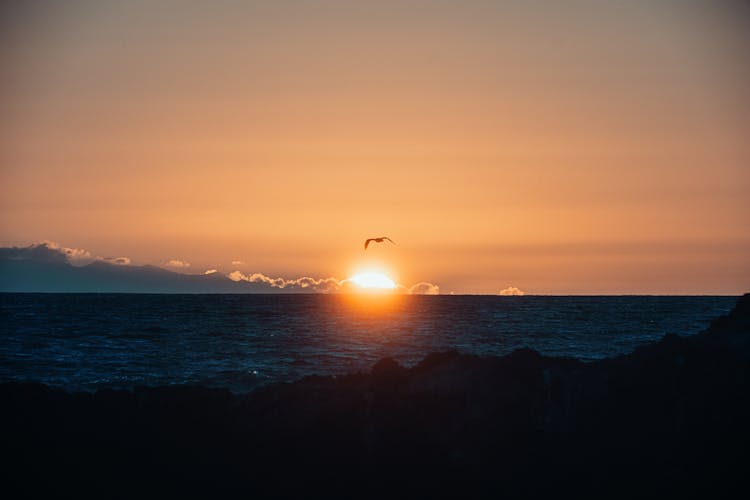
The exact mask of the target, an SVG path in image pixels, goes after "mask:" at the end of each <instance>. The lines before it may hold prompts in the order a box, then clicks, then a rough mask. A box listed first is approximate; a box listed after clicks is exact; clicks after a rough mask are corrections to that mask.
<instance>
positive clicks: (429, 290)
mask: <svg viewBox="0 0 750 500" xmlns="http://www.w3.org/2000/svg"><path fill="white" fill-rule="evenodd" d="M227 276H228V277H229V279H231V280H233V281H248V282H250V283H265V284H267V285H270V286H271V287H273V288H280V289H284V288H300V289H303V290H309V291H310V292H317V293H339V292H351V291H355V290H357V289H358V288H357V286H356V285H355V284H354V283H352V282H351V280H340V279H338V278H333V277H331V278H310V277H308V276H304V277H302V278H297V279H284V278H271V277H270V276H266V275H265V274H263V273H253V274H245V273H243V272H242V271H232V272H231V273H229V274H228V275H227ZM396 292H397V293H404V294H408V295H438V294H439V293H440V287H439V286H437V285H434V284H432V283H427V282H421V283H417V284H416V285H412V286H411V287H405V286H403V285H398V286H397V287H396Z"/></svg>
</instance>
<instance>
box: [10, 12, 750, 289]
mask: <svg viewBox="0 0 750 500" xmlns="http://www.w3.org/2000/svg"><path fill="white" fill-rule="evenodd" d="M563 3H564V4H565V5H561V4H563ZM501 4H506V5H501ZM528 4H533V5H528ZM0 9H2V10H0V19H2V20H1V21H0V42H2V43H0V62H2V67H3V68H4V71H2V72H0V116H1V117H2V118H0V244H3V245H21V244H23V245H26V244H30V243H34V242H38V241H42V240H52V241H56V242H59V243H60V244H63V245H66V246H70V247H77V248H86V249H88V250H90V251H91V252H92V253H94V254H96V255H102V256H127V257H129V258H130V259H132V261H133V262H134V263H137V264H144V263H152V264H163V263H165V262H167V261H169V260H171V259H178V260H182V261H187V262H190V263H191V266H190V268H187V269H185V270H187V271H189V272H202V271H203V270H205V269H208V268H217V269H219V270H221V271H223V272H230V271H233V270H235V269H239V270H241V271H243V272H262V273H265V274H267V275H271V276H285V277H290V278H291V277H297V276H303V275H307V276H320V277H323V276H336V277H339V278H344V277H347V276H350V275H351V274H352V273H353V272H354V271H356V270H360V269H363V268H365V267H368V266H370V265H377V266H381V267H383V268H384V269H387V270H388V271H389V272H390V273H391V274H392V275H393V277H394V278H395V279H397V280H398V281H399V282H401V283H405V284H407V285H409V284H412V283H417V282H420V281H428V282H431V283H436V284H438V285H440V289H441V291H442V292H443V293H449V292H451V291H454V292H456V293H497V292H498V291H500V290H501V289H503V288H505V287H507V286H510V285H514V286H517V287H519V288H520V289H522V290H524V291H526V292H527V293H563V294H567V293H570V294H580V293H728V294H735V293H741V292H744V291H748V290H750V259H749V258H748V257H749V256H750V221H749V219H748V214H750V197H749V195H750V163H748V161H749V160H750V140H748V139H747V137H748V136H749V135H748V124H749V123H748V118H747V116H750V58H749V57H748V55H747V47H748V46H750V44H749V43H748V42H750V35H749V33H750V29H748V28H750V9H749V8H748V7H747V6H746V5H743V2H739V1H738V2H732V1H710V0H705V1H703V0H695V1H687V2H686V1H677V0H662V1H659V2H653V1H646V0H633V1H630V2H595V1H574V2H554V1H550V2H517V3H516V4H515V5H507V2H491V1H466V0H464V1H455V2H447V1H429V2H428V1H419V2H417V1H408V0H407V1H399V2H389V1H378V2H348V1H328V2H287V1H274V2H252V1H248V2H238V1H237V2H236V1H229V0H226V1H216V2H187V1H185V2H170V1H165V2H140V1H133V2H116V1H97V2H88V1H73V2H65V3H64V4H63V3H62V2H53V1H49V2H45V1H42V2H35V3H33V6H30V3H29V2H20V1H19V2H6V3H4V4H3V7H0ZM381 235H388V236H390V237H391V238H393V239H394V240H395V241H396V242H397V243H398V245H396V246H389V247H386V246H383V245H380V246H377V247H376V248H371V249H370V250H368V251H367V253H364V252H363V251H362V241H363V240H364V238H366V237H372V236H381ZM232 261H243V262H244V264H242V265H232V264H231V262H232Z"/></svg>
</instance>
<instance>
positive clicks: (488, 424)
mask: <svg viewBox="0 0 750 500" xmlns="http://www.w3.org/2000/svg"><path fill="white" fill-rule="evenodd" d="M749 360H750V295H745V296H744V297H742V298H741V299H740V300H739V301H738V303H737V306H736V308H735V309H734V311H732V313H731V314H729V315H728V316H725V317H721V318H719V319H717V320H716V321H714V323H713V324H712V325H711V327H710V329H709V330H708V331H707V332H704V333H701V334H698V335H693V336H690V337H678V336H674V335H669V336H666V337H664V339H662V340H661V341H660V342H658V343H656V344H653V345H649V346H644V347H642V348H640V349H638V350H636V351H635V352H634V353H632V354H630V355H626V356H621V357H618V358H615V359H610V360H604V361H599V362H595V363H582V362H579V361H576V360H573V359H561V358H550V357H544V356H541V355H539V354H538V353H536V352H534V351H531V350H528V349H522V350H519V351H516V352H514V353H512V354H510V355H508V356H505V357H500V358H483V357H477V356H469V355H463V354H460V353H458V352H455V351H451V352H444V353H437V354H430V355H429V356H427V357H426V358H424V360H423V361H422V362H421V363H419V364H418V365H416V366H415V367H413V368H405V367H402V366H400V365H399V364H398V363H396V362H395V361H393V360H391V359H384V360H381V361H379V362H378V363H377V364H375V366H374V367H373V369H372V372H371V373H370V374H353V375H348V376H344V377H308V378H305V379H303V380H300V381H298V382H295V383H292V384H276V385H272V386H269V387H264V388H261V389H258V390H256V391H254V392H251V393H249V394H246V395H234V394H232V393H230V392H228V391H224V390H216V389H205V388H200V387H161V388H139V389H136V390H135V391H132V392H130V391H112V390H106V391H100V392H98V393H96V394H87V393H73V394H69V393H66V392H64V391H61V390H55V389H51V388H48V387H46V386H43V385H38V384H4V385H2V386H0V401H2V408H3V410H2V429H3V433H4V438H3V441H4V443H3V451H4V455H5V458H6V463H8V464H9V466H7V467H6V468H4V469H3V475H4V476H5V478H4V481H3V485H4V486H5V487H6V488H14V489H16V490H18V491H24V492H25V493H26V494H27V495H30V496H52V495H55V496H59V495H60V493H71V494H76V495H77V496H81V495H90V496H97V497H99V496H103V497H113V496H115V497H117V496H120V497H127V498H132V497H136V496H138V497H142V496H169V497H176V496H196V497H216V496H222V495H229V494H232V495H235V494H246V496H247V495H252V494H258V495H260V496H261V497H262V496H266V495H269V496H271V495H272V496H297V497H313V496H321V495H326V496H329V497H331V496H338V497H344V498H361V497H383V498H394V497H404V496H411V497H413V498H435V497H456V498H470V497H498V496H503V495H508V496H510V497H511V498H518V497H542V496H545V497H548V496H559V495H560V494H565V495H576V496H591V497H597V498H611V497H625V496H628V497H631V496H637V497H642V496H655V495H664V496H668V497H678V496H679V497H682V498H685V497H696V496H703V497H707V498H717V497H722V496H728V495H729V492H732V491H733V490H736V491H737V492H741V491H746V490H747V487H746V474H747V470H748V465H750V463H749V462H750V459H749V458H748V457H749V455H748V453H747V450H748V449H750V432H748V422H750V391H748V381H749V380H750V370H749V369H748V368H749V367H750V363H748V361H749ZM740 495H741V493H740Z"/></svg>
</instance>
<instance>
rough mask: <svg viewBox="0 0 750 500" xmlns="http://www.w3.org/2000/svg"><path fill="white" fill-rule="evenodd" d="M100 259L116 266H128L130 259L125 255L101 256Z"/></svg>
mask: <svg viewBox="0 0 750 500" xmlns="http://www.w3.org/2000/svg"><path fill="white" fill-rule="evenodd" d="M101 260H103V261H104V262H108V263H110V264H115V265H117V266H128V265H130V259H128V258H127V257H103V258H102V259H101Z"/></svg>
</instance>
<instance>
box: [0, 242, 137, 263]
mask: <svg viewBox="0 0 750 500" xmlns="http://www.w3.org/2000/svg"><path fill="white" fill-rule="evenodd" d="M0 257H2V258H5V259H10V260H32V261H35V262H58V263H65V264H72V265H75V266H83V265H86V264H90V263H91V262H94V261H95V260H99V261H102V262H109V263H112V264H120V265H126V264H130V259H128V258H127V257H117V258H111V257H99V256H96V255H94V254H92V253H91V252H89V251H88V250H84V249H82V248H72V247H66V246H63V245H60V244H59V243H55V242H54V241H46V240H45V241H42V242H41V243H34V244H32V245H29V246H26V247H4V248H0Z"/></svg>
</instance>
